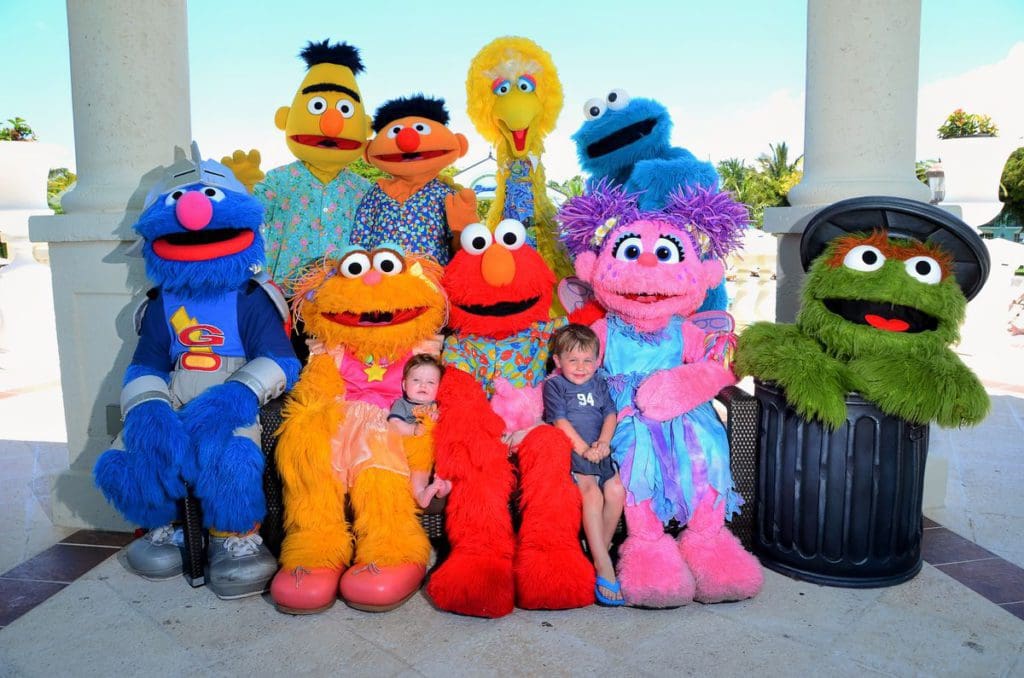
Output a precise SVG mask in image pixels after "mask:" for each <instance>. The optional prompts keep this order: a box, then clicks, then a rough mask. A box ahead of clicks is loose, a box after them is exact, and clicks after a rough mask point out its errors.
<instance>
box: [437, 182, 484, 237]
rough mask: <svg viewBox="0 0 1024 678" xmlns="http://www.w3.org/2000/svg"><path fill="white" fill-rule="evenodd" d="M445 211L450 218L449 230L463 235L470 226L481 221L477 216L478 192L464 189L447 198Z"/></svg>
mask: <svg viewBox="0 0 1024 678" xmlns="http://www.w3.org/2000/svg"><path fill="white" fill-rule="evenodd" d="M444 211H445V215H446V216H447V218H448V228H450V229H451V231H452V233H455V234H458V233H461V232H462V229H464V228H465V227H466V226H468V225H469V224H472V223H474V222H477V221H480V217H478V216H477V214H476V191H474V190H473V189H472V188H464V189H462V190H461V191H459V192H458V193H453V194H452V195H448V196H445V199H444Z"/></svg>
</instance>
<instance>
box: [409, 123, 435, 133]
mask: <svg viewBox="0 0 1024 678" xmlns="http://www.w3.org/2000/svg"><path fill="white" fill-rule="evenodd" d="M412 128H413V129H414V130H416V131H417V132H419V133H420V134H430V132H431V131H432V130H431V129H430V125H428V124H427V123H425V122H418V123H416V124H415V125H413V126H412Z"/></svg>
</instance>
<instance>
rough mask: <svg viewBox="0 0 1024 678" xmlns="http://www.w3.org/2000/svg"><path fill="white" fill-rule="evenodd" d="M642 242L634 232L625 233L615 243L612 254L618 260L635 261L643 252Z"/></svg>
mask: <svg viewBox="0 0 1024 678" xmlns="http://www.w3.org/2000/svg"><path fill="white" fill-rule="evenodd" d="M643 251H644V244H643V242H642V241H641V240H640V236H638V235H636V234H635V233H625V234H623V235H622V237H621V238H619V240H618V242H616V243H615V247H614V248H613V249H612V256H613V257H615V258H616V259H618V260H619V261H636V260H637V259H639V258H640V255H641V254H643Z"/></svg>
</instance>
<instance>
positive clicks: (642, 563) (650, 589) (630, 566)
mask: <svg viewBox="0 0 1024 678" xmlns="http://www.w3.org/2000/svg"><path fill="white" fill-rule="evenodd" d="M625 513H626V529H627V532H628V533H629V536H628V537H626V541H624V542H623V543H622V547H621V548H620V549H619V563H618V567H617V568H616V574H617V575H618V580H619V584H620V585H621V587H622V597H623V598H625V600H626V604H627V605H630V606H632V607H649V608H666V607H679V606H681V605H686V604H687V603H689V602H692V601H693V594H694V588H695V585H694V581H693V575H692V574H691V573H690V568H688V567H687V566H686V562H685V561H684V560H683V557H682V555H681V554H680V553H679V549H678V547H677V546H676V543H675V541H673V539H672V537H670V536H668V535H667V534H665V531H664V528H663V527H662V524H661V521H660V520H658V518H657V516H655V515H654V512H653V511H651V506H650V501H644V502H641V503H640V504H639V505H638V506H627V507H626V510H625Z"/></svg>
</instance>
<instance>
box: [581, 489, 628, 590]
mask: <svg viewBox="0 0 1024 678" xmlns="http://www.w3.org/2000/svg"><path fill="white" fill-rule="evenodd" d="M574 476H575V478H576V484H577V486H578V487H579V488H580V496H581V497H582V498H583V533H584V534H585V535H586V536H587V549H588V550H589V551H590V557H591V559H592V560H593V561H594V570H596V571H597V576H599V577H601V578H603V579H606V580H608V581H610V582H613V581H615V568H614V567H613V566H612V559H611V557H609V555H608V548H607V547H606V546H605V538H604V534H605V528H604V493H603V492H602V491H601V488H600V487H598V486H597V479H596V478H595V477H594V476H587V475H583V474H574ZM601 590H602V593H603V594H604V596H605V597H607V598H611V599H613V600H614V599H617V598H621V597H622V594H621V593H617V592H615V591H609V590H608V589H606V588H605V587H603V586H602V587H601Z"/></svg>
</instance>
